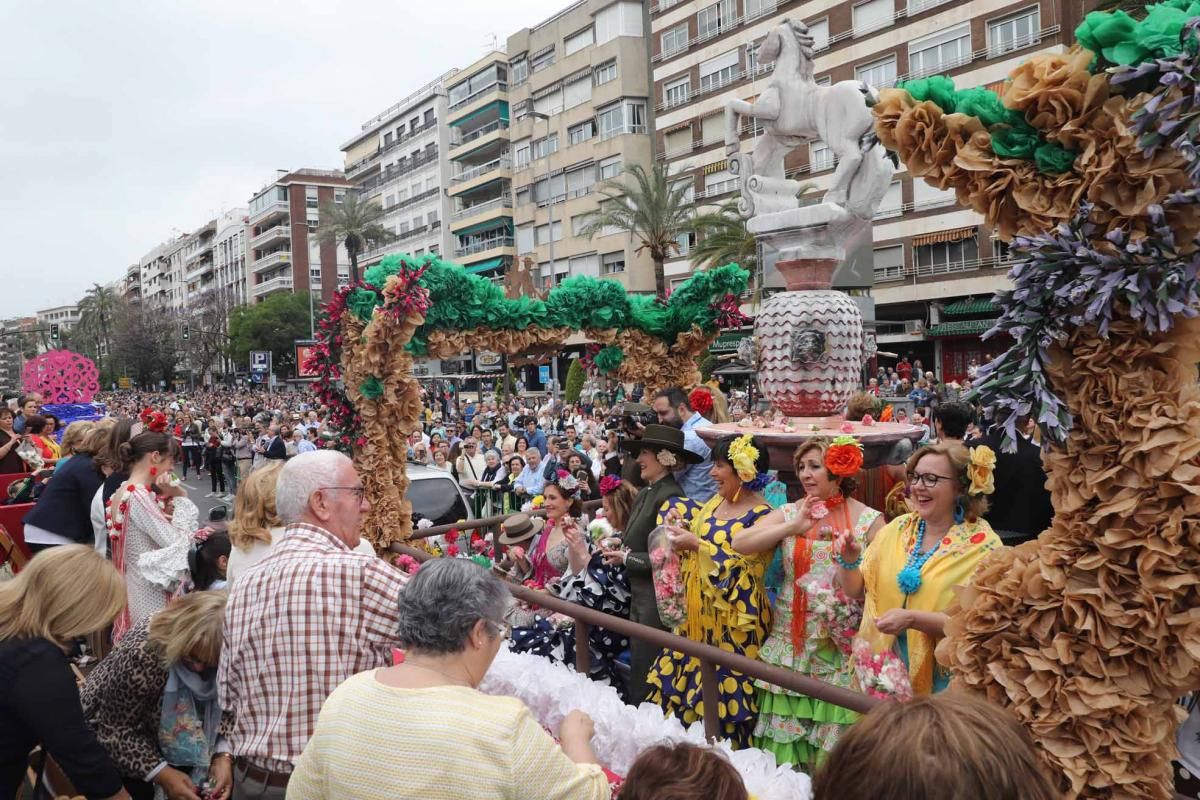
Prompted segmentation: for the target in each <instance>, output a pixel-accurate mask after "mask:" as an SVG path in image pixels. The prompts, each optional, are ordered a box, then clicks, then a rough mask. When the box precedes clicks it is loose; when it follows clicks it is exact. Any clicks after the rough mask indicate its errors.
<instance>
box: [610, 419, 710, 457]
mask: <svg viewBox="0 0 1200 800" xmlns="http://www.w3.org/2000/svg"><path fill="white" fill-rule="evenodd" d="M618 446H619V447H620V448H621V449H622V450H628V451H629V452H631V453H636V452H637V451H639V450H641V449H642V448H643V447H654V448H657V449H660V450H669V451H670V452H672V453H674V454H675V455H677V456H679V459H680V460H681V461H684V462H687V463H688V464H699V463H700V462H701V461H703V460H704V458H703V457H702V456H701V455H700V454H699V453H693V452H692V451H691V450H688V449H687V448H685V447H684V446H683V431H681V430H679V428H672V427H671V426H670V425H647V426H646V427H645V428H644V429H643V430H642V435H641V437H640V438H637V439H632V438H631V439H625V440H623V441H622V442H621V443H620V445H618Z"/></svg>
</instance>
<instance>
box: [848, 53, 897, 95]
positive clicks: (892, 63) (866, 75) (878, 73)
mask: <svg viewBox="0 0 1200 800" xmlns="http://www.w3.org/2000/svg"><path fill="white" fill-rule="evenodd" d="M854 77H856V78H858V79H859V80H860V81H862V82H863V83H865V84H867V85H869V86H871V87H873V88H875V89H884V88H887V87H888V86H891V85H892V84H893V83H895V82H896V57H895V56H888V57H887V58H884V59H880V60H879V61H872V62H871V63H870V64H863V65H861V66H858V67H855V68H854Z"/></svg>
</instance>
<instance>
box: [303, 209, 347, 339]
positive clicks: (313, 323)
mask: <svg viewBox="0 0 1200 800" xmlns="http://www.w3.org/2000/svg"><path fill="white" fill-rule="evenodd" d="M297 225H298V226H300V227H302V228H304V246H305V247H306V248H307V247H308V222H307V221H305V222H293V223H292V227H296V226H297ZM292 249H293V250H294V249H295V238H294V237H292ZM310 252H311V251H310ZM334 252H335V255H334V257H333V280H334V287H335V288H336V286H337V272H338V268H337V255H336V247H335V248H334ZM320 263H321V251H320V249H319V248H318V250H317V265H318V268H319V266H320ZM295 271H296V258H295V254H294V253H293V255H292V272H293V274H294V273H295ZM321 292H322V294H323V293H324V292H325V284H324V283H322V284H321ZM308 338H309V339H312V340H313V341H316V339H317V316H316V312H315V311H314V309H313V287H312V264H309V265H308Z"/></svg>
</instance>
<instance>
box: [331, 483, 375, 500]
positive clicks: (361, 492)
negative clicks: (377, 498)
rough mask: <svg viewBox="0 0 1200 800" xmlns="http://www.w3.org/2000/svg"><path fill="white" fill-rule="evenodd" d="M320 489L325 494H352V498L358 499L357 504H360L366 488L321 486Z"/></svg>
mask: <svg viewBox="0 0 1200 800" xmlns="http://www.w3.org/2000/svg"><path fill="white" fill-rule="evenodd" d="M321 488H322V489H323V490H324V491H327V492H334V491H342V492H354V496H355V497H357V498H358V499H359V502H362V499H363V498H364V497H365V496H366V494H367V487H365V486H323V487H321Z"/></svg>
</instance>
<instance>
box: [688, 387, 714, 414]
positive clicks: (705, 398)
mask: <svg viewBox="0 0 1200 800" xmlns="http://www.w3.org/2000/svg"><path fill="white" fill-rule="evenodd" d="M688 403H690V404H691V406H692V410H693V411H697V412H699V413H700V416H702V417H704V418H706V419H707V418H708V413H709V412H710V411H712V410H713V398H712V392H710V391H709V390H708V389H705V388H704V387H702V386H697V387H696V388H695V389H692V392H691V394H689V395H688Z"/></svg>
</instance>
